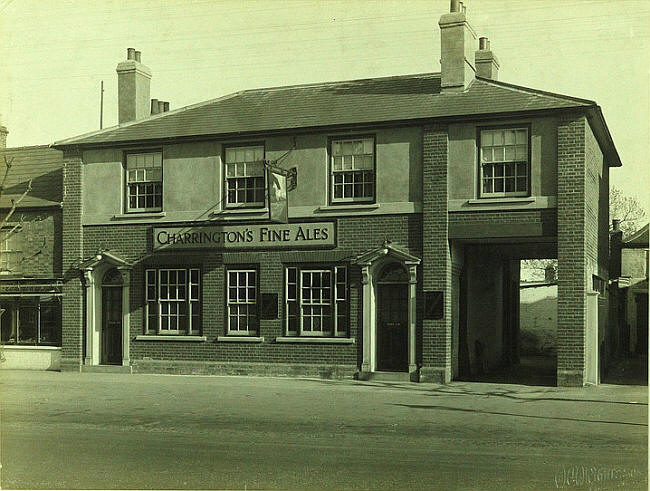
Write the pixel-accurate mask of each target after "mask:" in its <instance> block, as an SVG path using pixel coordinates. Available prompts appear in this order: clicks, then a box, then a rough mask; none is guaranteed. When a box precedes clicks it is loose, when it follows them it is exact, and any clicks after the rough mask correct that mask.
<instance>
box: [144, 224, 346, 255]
mask: <svg viewBox="0 0 650 491" xmlns="http://www.w3.org/2000/svg"><path fill="white" fill-rule="evenodd" d="M334 246H336V228H335V223H334V222H305V223H287V224H270V223H267V224H264V225H259V224H257V225H204V226H196V227H192V226H189V227H154V228H153V250H154V251H160V250H175V249H215V250H221V251H223V250H241V249H282V248H285V249H286V248H292V249H305V248H310V249H312V248H331V247H334Z"/></svg>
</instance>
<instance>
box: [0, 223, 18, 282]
mask: <svg viewBox="0 0 650 491" xmlns="http://www.w3.org/2000/svg"><path fill="white" fill-rule="evenodd" d="M19 235H20V227H19V226H16V225H13V226H9V227H3V228H2V230H0V274H12V273H18V272H19V267H18V266H19V264H20V261H21V259H22V251H21V250H20V245H19Z"/></svg>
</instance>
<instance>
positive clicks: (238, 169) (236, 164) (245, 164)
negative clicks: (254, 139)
mask: <svg viewBox="0 0 650 491" xmlns="http://www.w3.org/2000/svg"><path fill="white" fill-rule="evenodd" d="M260 150H261V155H259V153H260ZM265 151H266V150H265V147H264V145H258V144H255V145H227V146H226V147H225V149H224V159H223V161H224V167H223V168H224V193H225V198H226V199H225V201H226V208H264V207H265V206H266V194H267V193H266V187H267V182H266V169H265V166H264V164H265V160H264V159H265ZM238 152H239V153H243V154H244V158H243V159H240V160H238V159H237V158H235V160H229V157H228V156H229V155H233V154H236V153H238ZM256 152H257V154H258V155H255V153H256ZM247 153H252V154H253V155H252V156H251V160H248V159H247V157H246V154H247ZM260 156H261V158H259V157H260ZM249 168H253V169H255V168H258V169H261V172H259V173H256V174H255V175H250V172H249ZM253 179H257V180H259V179H261V180H262V182H263V187H261V188H260V187H259V186H250V187H249V186H248V184H249V183H251V182H254V181H252V180H253ZM231 181H233V182H234V184H235V187H234V190H233V191H232V192H234V193H235V199H234V200H233V201H231V199H230V198H231V195H230V193H231V190H230V183H231ZM239 184H244V186H243V187H242V188H240V187H239ZM249 189H250V190H251V191H252V192H253V193H255V192H260V190H261V195H262V199H261V201H247V200H246V199H244V200H243V201H239V200H238V199H237V193H238V192H243V193H244V195H245V194H246V193H247V191H248V190H249Z"/></svg>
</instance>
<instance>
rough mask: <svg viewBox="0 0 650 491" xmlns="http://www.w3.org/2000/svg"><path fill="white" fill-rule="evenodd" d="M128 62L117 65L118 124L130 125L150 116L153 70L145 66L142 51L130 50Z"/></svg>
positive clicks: (128, 50)
mask: <svg viewBox="0 0 650 491" xmlns="http://www.w3.org/2000/svg"><path fill="white" fill-rule="evenodd" d="M126 58H127V59H126V61H123V62H121V63H119V64H118V65H117V69H116V70H117V99H118V122H119V123H120V124H122V123H128V122H129V121H136V120H138V119H143V118H146V117H148V116H149V115H150V110H149V93H150V85H151V70H149V68H148V67H146V66H145V65H143V64H142V63H141V62H140V60H141V53H140V51H136V50H135V49H133V48H129V49H127V51H126Z"/></svg>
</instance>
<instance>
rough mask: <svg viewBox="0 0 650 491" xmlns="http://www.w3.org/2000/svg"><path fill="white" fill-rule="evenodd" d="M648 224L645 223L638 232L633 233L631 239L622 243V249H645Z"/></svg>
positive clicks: (646, 246)
mask: <svg viewBox="0 0 650 491" xmlns="http://www.w3.org/2000/svg"><path fill="white" fill-rule="evenodd" d="M648 237H649V234H648V224H647V223H646V224H645V225H644V226H643V227H641V228H640V229H639V230H637V231H636V232H634V234H632V236H631V237H629V238H628V239H626V240H624V241H623V247H626V248H627V247H641V248H643V247H645V248H646V249H647V248H648Z"/></svg>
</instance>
